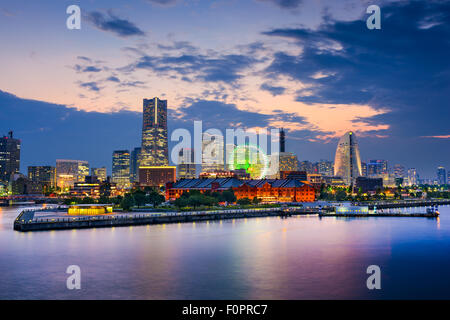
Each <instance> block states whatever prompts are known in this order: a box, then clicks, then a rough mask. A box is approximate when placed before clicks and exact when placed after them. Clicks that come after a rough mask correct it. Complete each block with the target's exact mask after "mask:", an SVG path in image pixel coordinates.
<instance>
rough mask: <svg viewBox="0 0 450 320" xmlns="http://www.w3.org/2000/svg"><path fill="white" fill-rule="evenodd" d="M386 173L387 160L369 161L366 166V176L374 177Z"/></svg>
mask: <svg viewBox="0 0 450 320" xmlns="http://www.w3.org/2000/svg"><path fill="white" fill-rule="evenodd" d="M385 173H388V163H387V160H370V161H369V163H368V164H367V176H369V177H370V176H375V175H380V174H385Z"/></svg>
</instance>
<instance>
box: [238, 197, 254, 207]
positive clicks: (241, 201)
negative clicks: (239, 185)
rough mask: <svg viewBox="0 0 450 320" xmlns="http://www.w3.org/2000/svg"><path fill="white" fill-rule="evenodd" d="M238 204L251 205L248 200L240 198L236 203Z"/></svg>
mask: <svg viewBox="0 0 450 320" xmlns="http://www.w3.org/2000/svg"><path fill="white" fill-rule="evenodd" d="M237 203H238V204H240V205H248V204H250V203H251V201H250V199H249V198H241V199H239V200H238V201H237Z"/></svg>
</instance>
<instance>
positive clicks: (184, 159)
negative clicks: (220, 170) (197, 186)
mask: <svg viewBox="0 0 450 320" xmlns="http://www.w3.org/2000/svg"><path fill="white" fill-rule="evenodd" d="M177 176H178V179H192V178H195V177H196V167H195V163H194V151H193V150H192V149H188V148H184V149H181V150H180V153H179V155H178V165H177Z"/></svg>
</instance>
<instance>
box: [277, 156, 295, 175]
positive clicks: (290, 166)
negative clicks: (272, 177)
mask: <svg viewBox="0 0 450 320" xmlns="http://www.w3.org/2000/svg"><path fill="white" fill-rule="evenodd" d="M279 166H280V167H279V171H297V170H298V159H297V156H296V155H295V154H294V153H292V152H280V162H279Z"/></svg>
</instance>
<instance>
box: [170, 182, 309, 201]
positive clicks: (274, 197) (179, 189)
mask: <svg viewBox="0 0 450 320" xmlns="http://www.w3.org/2000/svg"><path fill="white" fill-rule="evenodd" d="M229 189H232V190H233V192H234V194H235V196H236V199H237V200H239V199H243V198H248V199H251V200H252V199H254V198H258V199H259V200H261V201H265V202H313V201H315V190H314V188H313V187H311V186H309V185H308V184H305V183H302V182H300V181H297V180H295V179H260V180H239V179H236V178H216V179H183V180H179V181H177V182H176V183H168V184H167V185H166V200H175V199H177V198H179V197H180V196H181V195H182V194H183V193H185V192H189V191H190V190H198V191H200V192H202V193H203V192H207V191H209V192H223V191H225V190H229Z"/></svg>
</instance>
